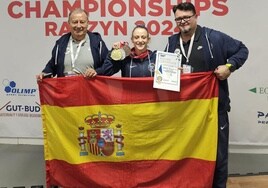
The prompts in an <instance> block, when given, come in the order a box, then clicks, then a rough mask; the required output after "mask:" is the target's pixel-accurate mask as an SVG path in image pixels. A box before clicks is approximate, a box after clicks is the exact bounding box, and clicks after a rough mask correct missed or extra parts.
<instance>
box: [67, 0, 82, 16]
mask: <svg viewBox="0 0 268 188" xmlns="http://www.w3.org/2000/svg"><path fill="white" fill-rule="evenodd" d="M80 7H81V2H80V1H75V2H74V4H73V5H71V4H70V2H69V1H63V17H68V15H69V13H70V11H71V10H74V9H76V8H80Z"/></svg>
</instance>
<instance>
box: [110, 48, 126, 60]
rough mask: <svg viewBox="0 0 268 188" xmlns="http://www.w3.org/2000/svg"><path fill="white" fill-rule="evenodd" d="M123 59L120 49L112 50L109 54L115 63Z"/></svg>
mask: <svg viewBox="0 0 268 188" xmlns="http://www.w3.org/2000/svg"><path fill="white" fill-rule="evenodd" d="M122 57H123V54H122V51H121V50H120V49H113V51H112V53H111V58H112V59H113V60H115V61H118V60H121V59H122Z"/></svg>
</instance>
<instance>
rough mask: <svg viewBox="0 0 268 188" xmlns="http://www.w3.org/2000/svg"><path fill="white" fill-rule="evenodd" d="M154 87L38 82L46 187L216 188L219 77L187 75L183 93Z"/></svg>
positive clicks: (106, 80)
mask: <svg viewBox="0 0 268 188" xmlns="http://www.w3.org/2000/svg"><path fill="white" fill-rule="evenodd" d="M152 86H153V80H152V78H113V77H97V78H95V79H92V80H88V79H85V78H84V77H66V78H57V79H45V80H43V81H42V82H39V92H40V100H41V109H42V119H43V131H44V141H45V143H44V147H45V160H46V172H47V185H48V186H49V187H50V186H51V185H58V186H62V187H88V186H91V187H117V188H120V187H122V188H123V187H143V186H146V187H162V186H163V185H165V186H167V187H174V186H175V187H178V186H179V187H185V188H186V187H189V185H191V187H211V186H212V180H213V174H214V167H215V159H216V149H217V128H218V126H217V122H218V119H217V108H218V83H217V80H216V78H215V76H214V75H213V74H212V73H211V72H209V73H204V74H203V73H198V74H189V75H183V76H182V79H181V92H173V91H167V90H160V89H153V87H152ZM204 169H206V170H204ZM200 172H202V173H200Z"/></svg>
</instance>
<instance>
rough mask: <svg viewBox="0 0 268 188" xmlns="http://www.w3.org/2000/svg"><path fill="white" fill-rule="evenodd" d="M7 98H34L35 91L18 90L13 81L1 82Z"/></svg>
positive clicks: (30, 89)
mask: <svg viewBox="0 0 268 188" xmlns="http://www.w3.org/2000/svg"><path fill="white" fill-rule="evenodd" d="M2 83H3V86H4V91H5V93H6V95H7V96H35V94H36V91H37V89H34V88H18V87H17V83H16V82H15V81H9V80H8V79H5V80H3V81H2Z"/></svg>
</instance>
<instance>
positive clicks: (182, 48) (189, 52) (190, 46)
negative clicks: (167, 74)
mask: <svg viewBox="0 0 268 188" xmlns="http://www.w3.org/2000/svg"><path fill="white" fill-rule="evenodd" d="M194 36H195V33H194V34H193V36H192V37H191V40H190V45H189V49H188V53H187V56H186V54H185V50H184V47H183V43H182V38H181V37H180V47H181V52H182V55H183V56H184V57H185V58H186V63H188V62H189V58H190V55H191V52H192V49H193V43H194Z"/></svg>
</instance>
